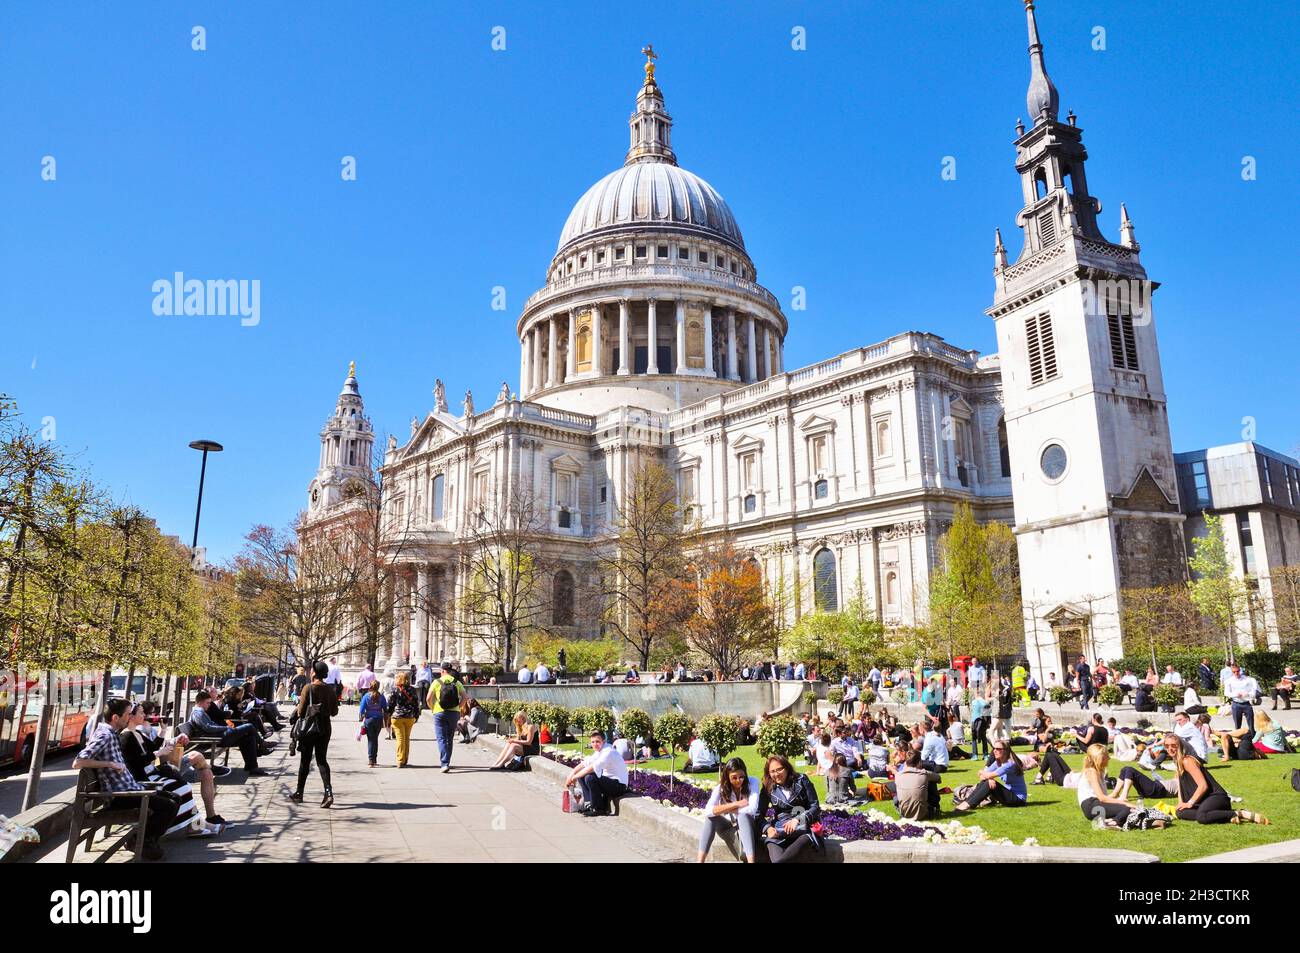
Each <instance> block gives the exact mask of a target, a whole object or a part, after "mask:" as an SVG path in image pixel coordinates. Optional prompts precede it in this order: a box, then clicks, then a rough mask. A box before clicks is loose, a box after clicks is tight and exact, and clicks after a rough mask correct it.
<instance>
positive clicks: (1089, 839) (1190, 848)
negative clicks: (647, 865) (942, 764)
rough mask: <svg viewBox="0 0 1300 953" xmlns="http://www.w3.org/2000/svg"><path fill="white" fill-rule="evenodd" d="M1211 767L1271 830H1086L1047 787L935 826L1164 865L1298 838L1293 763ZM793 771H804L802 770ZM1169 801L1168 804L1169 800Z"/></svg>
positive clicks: (962, 772)
mask: <svg viewBox="0 0 1300 953" xmlns="http://www.w3.org/2000/svg"><path fill="white" fill-rule="evenodd" d="M563 747H564V748H566V749H570V750H573V751H574V752H575V753H576V751H577V749H578V748H579V745H577V744H568V745H564V746H563ZM1028 751H1029V749H1028V748H1017V749H1016V752H1017V753H1018V754H1020V755H1022V756H1023V755H1024V754H1026V753H1027V752H1028ZM733 755H738V756H739V757H741V758H744V760H745V763H746V764H747V765H749V768H750V772H751V773H752V774H753V775H754V776H755V777H758V776H759V775H760V773H761V772H762V759H761V758H760V757H759V756H758V751H757V749H756V748H755V747H754V746H752V745H751V746H748V747H744V748H740V749H738V750H737V751H735V752H733ZM1211 759H1212V760H1211V762H1210V770H1211V771H1213V772H1214V776H1215V778H1216V779H1217V780H1218V782H1219V783H1220V784H1222V785H1223V787H1224V789H1225V790H1227V792H1228V793H1229V794H1231V795H1233V796H1237V797H1241V798H1243V799H1244V800H1242V802H1241V803H1240V804H1236V805H1234V806H1236V807H1242V808H1246V809H1248V810H1252V811H1258V812H1261V813H1263V814H1265V815H1267V816H1268V818H1269V820H1271V821H1272V822H1273V823H1272V824H1271V825H1269V826H1267V827H1262V826H1259V825H1254V824H1247V825H1240V826H1238V825H1236V824H1189V823H1186V822H1184V821H1176V822H1175V823H1174V825H1173V826H1172V827H1171V828H1168V829H1166V830H1162V831H1161V830H1155V831H1114V830H1094V829H1093V827H1092V825H1091V824H1090V823H1089V822H1088V821H1086V820H1084V817H1083V815H1082V813H1080V811H1079V802H1078V799H1077V798H1076V796H1075V792H1074V790H1073V789H1069V788H1058V787H1056V786H1055V785H1051V784H1044V785H1038V786H1031V787H1030V788H1029V805H1028V806H1027V807H1023V808H1005V807H982V808H979V809H978V810H975V811H971V812H969V813H966V814H957V813H954V812H952V811H951V810H949V808H950V807H951V804H952V799H951V798H950V797H949V796H947V795H945V796H944V798H943V802H942V803H943V808H944V813H943V815H942V816H941V817H940V818H938V819H939V820H941V821H948V820H953V819H957V820H960V821H961V822H962V823H963V824H974V825H978V826H980V827H982V828H984V830H986V831H987V832H988V833H989V835H990V836H993V837H1008V838H1010V839H1011V840H1013V841H1015V842H1016V843H1017V844H1019V843H1021V842H1022V841H1024V839H1025V838H1027V837H1034V838H1037V839H1038V843H1039V844H1041V845H1043V846H1044V847H1114V848H1125V849H1128V850H1137V851H1142V852H1143V853H1148V854H1155V855H1157V856H1158V857H1160V859H1161V860H1163V861H1165V862H1168V863H1172V862H1176V861H1182V860H1191V859H1193V858H1196V857H1205V856H1207V855H1209V854H1218V853H1222V852H1224V851H1229V850H1238V849H1239V848H1242V847H1254V846H1256V845H1259V844H1271V843H1274V842H1276V841H1283V840H1290V839H1292V838H1296V837H1300V794H1297V793H1296V792H1295V791H1292V790H1291V782H1290V776H1291V768H1292V767H1300V755H1271V756H1270V757H1269V759H1268V760H1267V761H1250V762H1236V761H1234V762H1232V763H1231V764H1221V763H1219V761H1218V759H1217V757H1216V756H1214V755H1213V754H1212V755H1211ZM684 760H685V758H684V756H683V755H681V754H680V753H679V754H678V756H677V765H678V767H680V766H681V765H682V763H683V762H684ZM1065 760H1066V761H1067V762H1068V763H1069V765H1070V767H1072V768H1075V769H1077V768H1078V767H1079V766H1080V765H1081V764H1082V762H1083V755H1066V757H1065ZM644 766H645V767H649V768H651V769H654V770H660V771H667V770H668V759H667V758H658V759H656V760H654V761H650V762H647V763H646V764H645V765H644ZM796 766H798V762H797V761H796ZM981 766H982V765H981V764H977V763H975V762H972V761H954V762H953V766H952V767H951V768H949V770H948V771H946V772H944V784H945V785H947V786H949V787H952V788H953V789H956V788H958V787H960V786H961V785H963V784H974V783H975V781H976V780H977V778H976V774H977V773H978V771H979V768H980V767H981ZM799 767H800V770H804V771H806V768H803V767H802V766H799ZM1121 767H1122V765H1121V764H1120V763H1119V762H1117V761H1112V762H1111V765H1110V773H1111V774H1112V775H1116V774H1118V773H1119V770H1120V768H1121ZM1032 775H1033V772H1031V773H1030V780H1032ZM811 776H812V780H813V784H814V786H815V787H816V788H817V794H818V795H819V796H821V797H825V795H826V782H825V781H824V780H823V779H822V778H819V777H816V776H815V775H811ZM680 777H682V778H683V779H684V780H687V781H691V782H699V781H703V780H708V781H712V780H714V778H715V776H714V775H703V774H692V775H680ZM859 786H861V782H859ZM1170 801H1171V803H1172V802H1173V799H1172V798H1171V799H1170ZM1134 803H1136V801H1135V802H1134ZM868 806H870V807H874V808H876V809H878V810H880V811H883V812H884V813H886V814H888V815H890V816H891V817H897V816H898V812H897V811H895V810H894V805H893V804H892V803H890V802H888V801H876V802H869V804H868Z"/></svg>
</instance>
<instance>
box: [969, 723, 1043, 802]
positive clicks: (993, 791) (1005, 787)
mask: <svg viewBox="0 0 1300 953" xmlns="http://www.w3.org/2000/svg"><path fill="white" fill-rule="evenodd" d="M1028 800H1029V789H1028V788H1027V787H1025V766H1024V764H1023V763H1022V762H1021V760H1020V757H1019V756H1018V755H1017V754H1016V753H1015V752H1014V751H1012V750H1011V742H1010V741H1007V740H1006V739H1004V738H999V739H998V740H997V741H995V742H993V763H992V764H990V765H989V766H988V767H987V768H986V769H985V770H983V771H981V772H980V773H979V783H978V784H976V785H975V787H974V788H973V789H972V790H971V792H970V793H969V794H967V795H966V800H964V801H957V800H955V799H954V802H953V806H952V809H953V810H954V811H969V810H970V809H971V808H975V807H979V806H980V805H981V804H983V803H984V802H985V801H988V802H990V803H992V802H995V801H996V802H997V803H998V804H1001V805H1003V806H1005V807H1024V806H1025V804H1026V803H1027V802H1028Z"/></svg>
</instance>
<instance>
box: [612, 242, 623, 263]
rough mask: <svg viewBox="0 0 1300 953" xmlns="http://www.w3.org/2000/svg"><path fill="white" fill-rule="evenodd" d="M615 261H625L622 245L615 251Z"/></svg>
mask: <svg viewBox="0 0 1300 953" xmlns="http://www.w3.org/2000/svg"><path fill="white" fill-rule="evenodd" d="M614 260H615V261H622V260H623V246H622V245H620V246H619V247H618V248H615V249H614Z"/></svg>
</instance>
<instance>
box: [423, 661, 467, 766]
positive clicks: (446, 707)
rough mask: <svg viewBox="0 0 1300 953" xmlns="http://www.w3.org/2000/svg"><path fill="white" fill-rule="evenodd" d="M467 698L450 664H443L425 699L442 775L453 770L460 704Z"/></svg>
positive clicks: (463, 687)
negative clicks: (454, 744) (452, 751)
mask: <svg viewBox="0 0 1300 953" xmlns="http://www.w3.org/2000/svg"><path fill="white" fill-rule="evenodd" d="M464 697H465V686H464V685H462V684H461V682H460V680H459V679H458V678H456V675H455V672H454V670H453V669H452V667H451V663H450V662H443V663H442V674H441V675H440V676H439V677H438V678H437V679H435V680H434V682H433V684H432V685H430V686H429V696H428V698H426V699H425V701H426V702H427V703H428V705H429V708H430V710H431V711H432V712H433V734H434V736H435V737H436V738H437V739H438V760H439V761H441V762H442V773H443V774H446V773H447V772H448V771H450V770H451V748H452V744H453V742H454V741H455V740H456V724H457V723H458V722H459V721H460V703H461V699H463V698H464Z"/></svg>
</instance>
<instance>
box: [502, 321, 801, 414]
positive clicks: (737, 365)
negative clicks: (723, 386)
mask: <svg viewBox="0 0 1300 953" xmlns="http://www.w3.org/2000/svg"><path fill="white" fill-rule="evenodd" d="M642 305H643V306H644V313H643V314H641V313H639V312H641V311H642V307H641V306H642ZM615 306H616V307H617V308H618V319H617V330H616V336H614V337H613V340H612V342H610V343H611V344H612V348H611V350H612V354H609V355H607V353H606V350H607V348H606V340H605V336H606V332H605V327H604V321H605V315H606V308H613V307H615ZM634 309H635V310H636V311H637V312H638V313H637V314H633V310H634ZM696 313H698V314H699V316H700V318H701V321H700V323H701V324H702V326H703V327H702V331H703V341H702V343H701V342H700V341H699V340H698V339H695V340H694V341H692V340H690V339H689V338H688V334H689V333H690V332H689V330H688V329H689V326H690V325H691V323H692V318H693V316H694V315H695V314H696ZM670 322H671V329H672V333H671V334H663V333H661V328H663V329H665V330H666V329H667V328H668V327H669V323H670ZM610 323H611V325H612V324H613V323H614V322H613V321H612V320H611V322H610ZM715 323H716V324H717V325H718V333H717V335H716V337H715V328H714V325H715ZM611 330H613V329H612V328H611ZM580 338H581V340H580ZM561 342H563V343H561ZM520 344H521V355H520V393H521V394H522V396H524V397H528V396H529V395H531V394H534V393H536V392H538V391H541V390H545V389H547V388H550V387H555V386H557V385H559V384H563V383H566V382H568V381H573V380H585V379H588V378H594V377H603V376H606V375H620V376H625V375H631V374H675V375H681V376H694V377H713V378H719V379H724V380H731V381H743V382H745V383H752V382H754V381H758V380H763V379H765V378H767V377H771V376H772V375H774V374H780V373H782V372H783V371H784V369H785V368H784V353H783V352H784V343H783V342H782V340H781V335H780V332H779V330H778V328H777V327H776V325H775V324H774V323H773V322H772V321H769V320H767V319H765V318H764V317H762V316H760V315H755V314H749V313H746V312H740V311H737V310H736V309H735V308H728V307H723V306H721V305H717V304H713V303H711V302H697V301H694V300H692V299H689V298H667V299H658V298H645V299H635V300H634V299H628V298H620V299H617V300H616V301H592V302H589V303H586V304H582V305H578V306H576V307H573V308H570V309H569V310H568V311H567V312H559V313H556V314H551V315H548V316H546V317H543V318H540V319H538V320H536V321H534V322H532V324H530V325H529V326H528V328H527V329H526V330H525V332H524V336H523V340H522V341H521V342H520ZM665 351H666V352H667V354H666V356H667V362H666V363H665V362H664V357H665V353H664V352H665ZM693 352H694V353H693ZM561 357H563V360H561Z"/></svg>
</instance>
